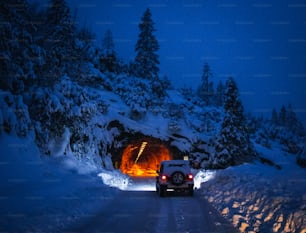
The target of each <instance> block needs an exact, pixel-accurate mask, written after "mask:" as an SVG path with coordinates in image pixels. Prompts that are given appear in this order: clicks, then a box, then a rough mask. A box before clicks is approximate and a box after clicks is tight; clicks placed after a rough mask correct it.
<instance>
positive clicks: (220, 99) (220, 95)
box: [215, 81, 225, 106]
mask: <svg viewBox="0 0 306 233" xmlns="http://www.w3.org/2000/svg"><path fill="white" fill-rule="evenodd" d="M224 91H225V87H224V85H223V83H222V82H221V81H220V82H219V83H218V86H217V88H216V93H215V103H216V105H217V106H223V104H224Z"/></svg>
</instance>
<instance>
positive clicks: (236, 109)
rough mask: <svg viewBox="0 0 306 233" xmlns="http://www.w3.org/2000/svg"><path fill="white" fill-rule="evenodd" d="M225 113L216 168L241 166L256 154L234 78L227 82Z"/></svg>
mask: <svg viewBox="0 0 306 233" xmlns="http://www.w3.org/2000/svg"><path fill="white" fill-rule="evenodd" d="M224 111H225V116H224V119H223V123H222V128H221V132H220V135H219V136H218V138H217V143H216V147H215V149H216V157H215V159H216V161H215V164H214V166H216V167H219V168H224V167H227V166H229V165H236V164H240V163H241V162H243V161H245V160H247V159H248V158H250V156H252V155H253V153H254V150H253V148H252V145H251V142H250V138H249V133H248V130H247V127H246V123H245V117H244V113H243V105H242V103H241V101H240V99H239V91H238V88H237V85H236V82H235V81H234V79H233V78H229V79H228V80H227V82H226V90H225V103H224Z"/></svg>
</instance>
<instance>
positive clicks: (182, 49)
mask: <svg viewBox="0 0 306 233" xmlns="http://www.w3.org/2000/svg"><path fill="white" fill-rule="evenodd" d="M68 3H69V4H70V6H71V8H72V12H73V10H74V9H76V10H77V13H78V20H79V23H80V24H81V25H82V24H84V23H85V24H86V25H88V26H89V28H91V29H92V31H93V32H94V33H95V34H96V35H97V43H98V44H101V39H102V37H103V35H104V33H105V31H106V30H107V29H110V30H111V31H112V33H113V37H114V41H115V49H116V51H117V53H118V55H119V56H120V57H121V58H123V59H124V60H125V61H129V60H132V59H133V58H134V56H135V51H134V47H135V44H136V41H137V37H138V33H139V30H138V23H139V22H140V18H141V16H142V14H143V12H144V11H145V9H146V8H147V7H149V8H150V9H151V12H152V17H153V21H154V22H155V23H156V24H155V28H156V29H157V31H156V33H155V35H156V37H157V39H158V40H159V43H160V51H159V56H160V63H161V64H160V74H161V76H163V75H167V76H168V77H169V79H170V80H172V82H173V84H174V85H175V86H177V87H182V86H191V87H194V88H195V87H197V86H198V85H199V83H200V80H201V74H202V67H203V64H204V63H205V62H208V64H209V65H210V66H211V68H212V70H213V74H214V77H213V81H214V82H215V85H216V84H217V83H218V81H219V80H226V78H227V77H228V76H230V75H232V76H233V77H234V78H235V80H236V81H237V83H238V86H239V89H240V93H241V97H242V100H243V102H244V104H245V109H246V111H247V112H253V113H259V114H260V113H267V112H268V114H270V113H271V109H272V107H276V108H277V109H279V108H280V106H281V105H282V104H285V105H287V104H289V103H291V104H292V105H293V108H294V110H295V111H296V112H298V114H299V116H300V118H304V119H306V64H305V63H306V14H305V11H306V1H303V0H299V1H284V0H273V1H272V0H253V1H252V0H250V1H239V0H231V1H229V0H227V1H226V0H197V1H182V0H172V1H161V0H159V1H153V0H151V1H148V0H134V1H133V0H118V1H101V0H86V1H85V0H73V1H68ZM302 120H303V119H302ZM304 122H305V121H304Z"/></svg>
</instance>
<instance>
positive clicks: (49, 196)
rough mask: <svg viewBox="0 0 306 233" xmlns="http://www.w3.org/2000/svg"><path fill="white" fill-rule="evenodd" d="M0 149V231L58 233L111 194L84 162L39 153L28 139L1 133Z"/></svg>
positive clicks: (96, 208) (99, 204) (111, 191)
mask: <svg viewBox="0 0 306 233" xmlns="http://www.w3.org/2000/svg"><path fill="white" fill-rule="evenodd" d="M0 151H1V157H0V183H1V189H0V206H1V208H0V215H1V218H0V231H1V232H27V231H31V232H62V231H64V230H65V229H66V228H67V226H69V225H74V224H75V223H76V222H77V221H78V219H81V218H83V217H84V216H89V215H92V214H95V213H96V212H97V211H98V210H99V209H100V208H102V206H103V203H104V201H103V200H105V199H107V198H111V197H112V196H114V194H115V193H116V192H117V191H116V189H111V188H109V187H108V186H106V185H104V184H103V183H102V182H101V180H100V179H99V178H98V177H97V175H96V174H97V170H96V169H94V168H93V167H90V166H88V165H86V163H85V164H84V163H83V164H82V163H81V161H78V163H77V160H76V159H75V158H72V157H71V158H69V159H68V158H66V157H63V156H62V157H58V158H48V157H46V156H41V155H40V152H39V150H38V148H37V146H36V144H35V143H34V141H33V140H31V139H30V138H26V139H20V138H18V137H16V136H8V135H6V134H2V135H1V140H0ZM68 157H69V156H68ZM80 174H82V175H80Z"/></svg>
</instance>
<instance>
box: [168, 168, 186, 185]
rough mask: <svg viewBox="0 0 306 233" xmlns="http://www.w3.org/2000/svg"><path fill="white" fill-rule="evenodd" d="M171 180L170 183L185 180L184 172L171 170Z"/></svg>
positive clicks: (178, 183) (180, 182)
mask: <svg viewBox="0 0 306 233" xmlns="http://www.w3.org/2000/svg"><path fill="white" fill-rule="evenodd" d="M171 181H172V184H174V185H181V184H183V183H184V181H185V175H184V173H183V172H179V171H176V172H173V173H172V175H171Z"/></svg>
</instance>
